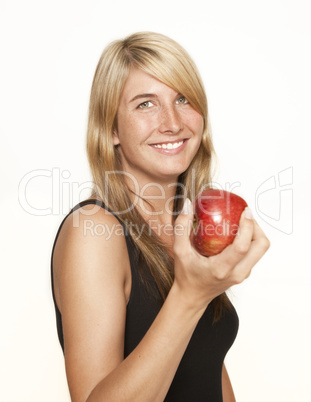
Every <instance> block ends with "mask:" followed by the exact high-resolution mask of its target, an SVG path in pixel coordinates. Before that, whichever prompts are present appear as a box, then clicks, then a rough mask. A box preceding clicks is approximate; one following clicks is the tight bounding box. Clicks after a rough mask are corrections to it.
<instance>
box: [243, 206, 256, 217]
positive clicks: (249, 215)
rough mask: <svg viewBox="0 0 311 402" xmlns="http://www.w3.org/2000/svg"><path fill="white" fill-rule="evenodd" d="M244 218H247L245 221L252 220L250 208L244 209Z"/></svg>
mask: <svg viewBox="0 0 311 402" xmlns="http://www.w3.org/2000/svg"><path fill="white" fill-rule="evenodd" d="M244 216H245V218H247V219H253V218H254V216H253V213H252V210H251V209H250V207H246V208H245V209H244Z"/></svg>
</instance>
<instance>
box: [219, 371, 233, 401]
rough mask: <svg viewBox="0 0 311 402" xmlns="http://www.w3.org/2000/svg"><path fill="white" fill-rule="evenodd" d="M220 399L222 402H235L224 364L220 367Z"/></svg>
mask: <svg viewBox="0 0 311 402" xmlns="http://www.w3.org/2000/svg"><path fill="white" fill-rule="evenodd" d="M222 398H223V402H236V400H235V397H234V392H233V388H232V385H231V381H230V378H229V375H228V372H227V369H226V366H225V364H224V365H223V366H222Z"/></svg>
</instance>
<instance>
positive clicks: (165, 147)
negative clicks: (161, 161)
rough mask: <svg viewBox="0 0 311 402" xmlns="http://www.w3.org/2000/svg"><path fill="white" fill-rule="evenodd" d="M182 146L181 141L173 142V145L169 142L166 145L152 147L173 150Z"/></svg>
mask: <svg viewBox="0 0 311 402" xmlns="http://www.w3.org/2000/svg"><path fill="white" fill-rule="evenodd" d="M182 144H183V141H179V142H174V143H171V142H169V143H168V144H154V145H152V146H153V147H155V148H162V149H173V148H178V147H180V146H181V145H182Z"/></svg>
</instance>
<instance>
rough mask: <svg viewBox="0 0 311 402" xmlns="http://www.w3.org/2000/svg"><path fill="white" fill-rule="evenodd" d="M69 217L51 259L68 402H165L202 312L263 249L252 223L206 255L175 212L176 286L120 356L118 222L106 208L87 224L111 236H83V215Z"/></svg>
mask: <svg viewBox="0 0 311 402" xmlns="http://www.w3.org/2000/svg"><path fill="white" fill-rule="evenodd" d="M76 212H77V211H76ZM74 213H75V212H74ZM69 218H70V217H68V218H67V219H68V223H67V226H66V227H64V232H63V234H62V240H61V242H60V244H62V246H61V247H60V250H59V252H58V258H56V259H55V271H56V273H55V283H56V285H57V289H56V290H57V293H58V295H59V307H60V310H61V313H62V319H63V329H64V341H65V363H66V372H67V378H68V384H69V389H70V393H71V397H72V401H73V402H85V401H87V402H95V401H102V400H107V401H118V402H121V401H135V402H136V401H143V402H147V401H152V402H154V401H163V399H164V398H165V395H166V393H167V391H168V389H169V387H170V384H171V382H172V380H173V378H174V375H175V372H176V370H177V367H178V365H179V363H180V360H181V358H182V356H183V354H184V352H185V349H186V347H187V345H188V342H189V340H190V338H191V335H192V333H193V331H194V329H195V327H196V324H197V322H198V321H199V319H200V317H201V316H202V314H203V312H204V310H205V308H206V307H207V305H208V304H209V302H210V301H211V300H212V299H213V298H214V297H216V296H217V295H218V294H220V293H222V292H223V291H225V290H226V289H228V288H229V287H230V286H232V285H233V284H236V283H239V282H241V281H242V280H243V279H245V277H247V276H248V275H249V273H250V271H251V268H252V266H253V265H254V264H255V263H256V262H257V261H258V259H259V258H260V257H261V256H262V254H264V252H265V250H266V248H267V245H268V243H267V242H266V241H264V235H263V234H262V232H261V230H260V229H259V227H258V226H257V225H255V224H253V221H251V220H249V219H246V218H242V219H241V234H240V236H238V237H236V240H235V243H234V245H232V247H230V246H229V247H228V248H227V249H226V250H227V251H226V250H225V251H226V252H223V253H221V254H220V255H219V256H218V257H217V256H215V257H210V258H206V257H203V256H200V255H199V254H198V253H197V252H196V251H195V250H194V249H193V248H192V247H191V244H190V241H189V233H187V228H188V227H189V226H188V225H189V223H190V222H191V221H192V215H191V214H189V215H188V216H186V215H180V216H179V217H178V220H176V224H177V225H179V232H178V235H175V245H174V253H175V281H174V284H173V286H172V288H171V291H170V292H169V295H168V297H167V299H166V301H165V303H164V304H163V307H162V308H161V310H160V312H159V314H158V315H157V317H156V319H155V320H154V322H153V324H152V325H151V327H150V329H149V330H148V332H147V333H146V335H145V336H144V338H143V339H142V341H141V342H140V343H139V345H138V346H137V347H136V348H135V349H134V350H133V352H132V353H131V354H130V355H129V356H128V357H127V358H126V359H123V353H124V328H125V314H126V297H125V282H126V278H127V275H128V272H130V271H129V269H130V267H129V261H128V254H127V250H126V243H125V238H124V235H120V230H119V232H113V231H111V229H112V228H113V225H116V224H118V221H117V220H116V218H115V217H113V216H112V215H107V214H106V213H105V211H104V210H102V212H97V213H96V215H95V216H92V220H93V225H94V226H96V225H104V227H106V229H107V228H108V227H109V229H110V233H111V235H110V236H109V239H108V238H107V237H105V236H94V235H92V234H91V232H90V231H89V232H85V231H84V229H83V228H84V227H85V220H86V218H88V217H86V218H85V216H83V215H81V217H80V218H79V219H80V226H79V228H73V227H72V223H71V221H70V219H69ZM65 223H66V222H65ZM64 226H65V225H64ZM181 227H182V228H184V230H183V231H181V230H180V229H181ZM60 236H61V234H60Z"/></svg>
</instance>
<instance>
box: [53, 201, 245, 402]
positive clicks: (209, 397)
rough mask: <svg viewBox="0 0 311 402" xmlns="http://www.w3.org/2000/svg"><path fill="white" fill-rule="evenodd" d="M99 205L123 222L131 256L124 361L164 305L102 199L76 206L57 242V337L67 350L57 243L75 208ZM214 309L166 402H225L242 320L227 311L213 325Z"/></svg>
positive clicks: (187, 353)
mask: <svg viewBox="0 0 311 402" xmlns="http://www.w3.org/2000/svg"><path fill="white" fill-rule="evenodd" d="M87 204H97V205H100V206H101V207H103V208H105V209H106V210H108V211H109V212H111V213H112V214H113V215H114V216H115V217H116V218H117V219H118V220H119V222H120V223H121V225H122V227H123V230H124V233H125V238H126V244H127V249H128V253H129V259H130V265H131V273H132V288H131V293H130V299H129V302H128V304H127V310H126V325H125V341H124V358H126V357H127V356H128V355H129V354H130V353H131V352H132V351H133V350H134V349H135V347H136V346H137V345H138V344H139V342H140V341H141V339H142V338H143V337H144V335H145V334H146V332H147V331H148V329H149V327H150V325H151V324H152V322H153V320H154V319H155V317H156V316H157V314H158V312H159V310H160V309H161V305H162V302H160V301H159V299H158V298H157V297H156V295H157V289H156V285H155V282H154V280H153V278H152V276H151V274H150V273H149V270H148V267H147V266H146V265H145V264H144V262H143V261H142V259H141V258H139V254H138V253H137V252H136V251H135V250H136V248H135V247H134V244H133V240H132V239H131V237H130V235H129V233H128V232H127V230H126V227H125V225H124V224H123V223H122V221H121V220H120V218H119V217H118V216H117V215H115V214H114V213H113V212H112V211H110V210H109V209H108V208H106V206H105V205H104V204H103V203H102V202H101V201H99V200H95V199H94V200H86V201H83V202H80V203H79V204H77V205H76V206H75V207H74V208H72V209H71V211H70V212H69V213H68V214H67V215H66V216H65V218H64V219H63V221H62V223H61V225H60V227H59V229H58V232H57V234H56V238H55V241H54V245H53V249H52V255H51V281H52V295H53V300H54V306H55V312H56V324H57V331H58V338H59V342H60V344H61V347H62V349H63V351H64V339H63V328H62V317H61V313H60V311H59V309H58V307H57V304H56V300H55V294H54V284H53V253H54V249H55V244H56V241H57V238H58V235H59V233H60V230H61V228H62V225H63V223H64V221H65V219H66V218H67V217H68V216H69V215H70V214H71V213H72V212H73V211H75V210H76V209H78V208H80V207H82V206H84V205H87ZM142 269H144V270H145V272H146V275H145V277H147V282H144V283H143V282H142V280H141V277H140V272H141V271H140V270H142ZM212 321H213V309H212V306H211V304H210V305H209V306H208V307H207V309H206V310H205V312H204V314H203V315H202V317H201V319H200V320H199V322H198V324H197V326H196V328H195V331H194V332H193V335H192V337H191V339H190V342H189V344H188V346H187V349H186V351H185V353H184V355H183V357H182V359H181V361H180V364H179V367H178V369H177V371H176V374H175V377H174V379H173V381H172V384H171V387H170V389H169V391H168V393H167V396H166V398H165V401H166V402H222V401H223V399H222V384H221V373H222V365H223V361H224V358H225V355H226V353H227V352H228V350H229V348H230V347H231V345H232V344H233V342H234V340H235V337H236V335H237V331H238V325H239V320H238V316H237V313H236V310H235V309H234V307H233V306H232V308H231V309H228V310H225V311H224V312H223V315H222V317H221V319H220V320H219V321H217V322H216V323H214V324H213V323H212Z"/></svg>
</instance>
